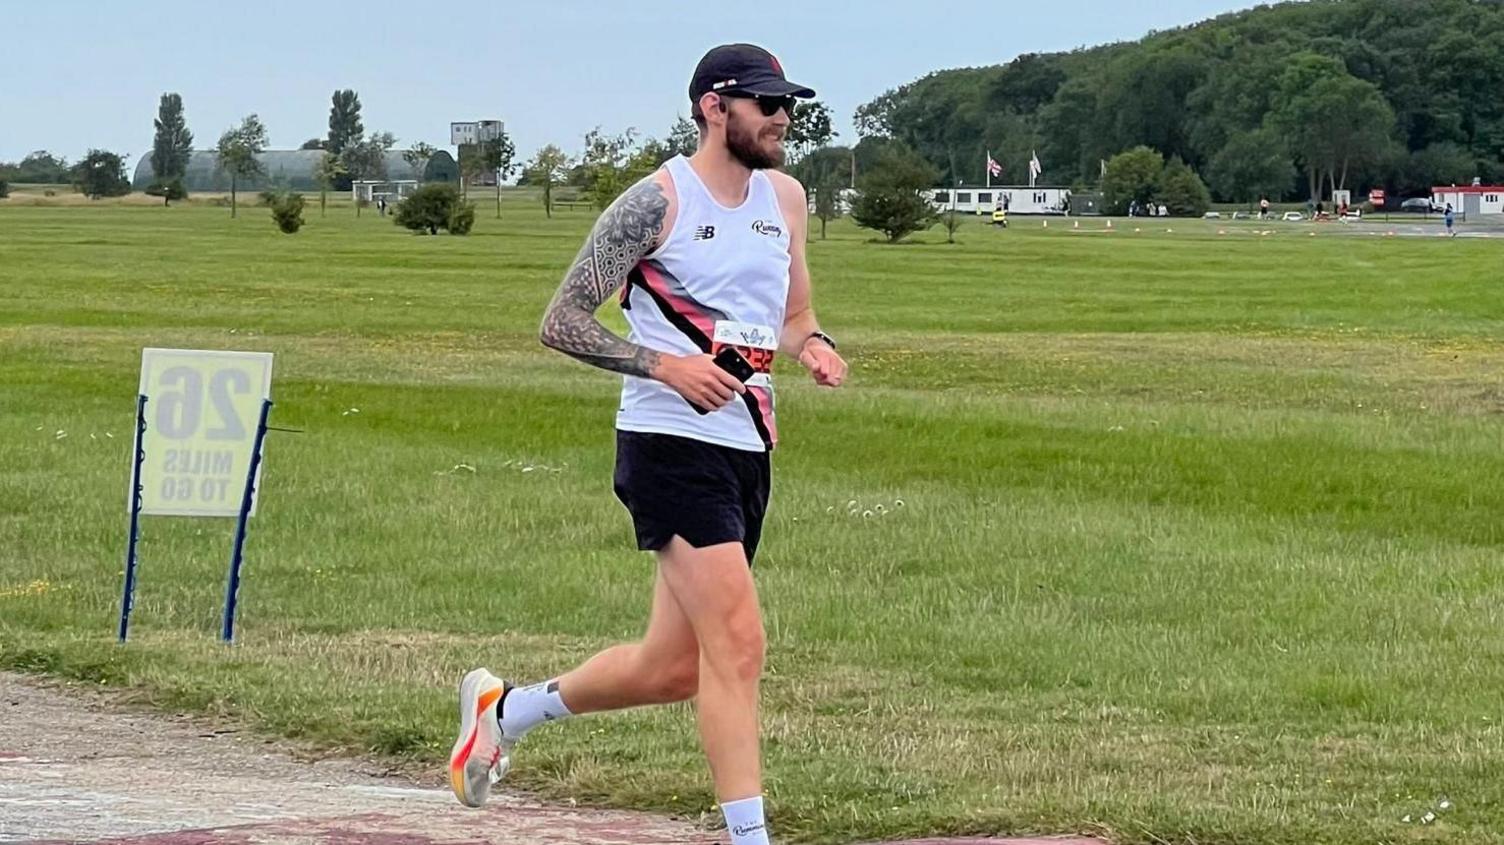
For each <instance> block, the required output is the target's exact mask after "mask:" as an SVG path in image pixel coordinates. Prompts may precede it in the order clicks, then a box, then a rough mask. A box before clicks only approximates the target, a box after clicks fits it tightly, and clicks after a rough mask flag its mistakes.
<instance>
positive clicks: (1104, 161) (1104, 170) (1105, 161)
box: [1098, 158, 1107, 179]
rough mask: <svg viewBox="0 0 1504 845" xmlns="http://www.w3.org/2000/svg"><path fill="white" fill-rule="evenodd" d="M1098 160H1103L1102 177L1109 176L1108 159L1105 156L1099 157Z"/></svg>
mask: <svg viewBox="0 0 1504 845" xmlns="http://www.w3.org/2000/svg"><path fill="white" fill-rule="evenodd" d="M1098 161H1100V162H1102V178H1103V179H1106V178H1107V159H1105V158H1104V159H1098Z"/></svg>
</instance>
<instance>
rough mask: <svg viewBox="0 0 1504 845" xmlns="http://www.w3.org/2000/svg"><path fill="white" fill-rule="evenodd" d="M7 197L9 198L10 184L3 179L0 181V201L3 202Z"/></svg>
mask: <svg viewBox="0 0 1504 845" xmlns="http://www.w3.org/2000/svg"><path fill="white" fill-rule="evenodd" d="M8 196H10V183H8V182H6V181H5V180H4V179H0V200H3V199H5V198H6V197H8Z"/></svg>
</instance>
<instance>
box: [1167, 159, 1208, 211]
mask: <svg viewBox="0 0 1504 845" xmlns="http://www.w3.org/2000/svg"><path fill="white" fill-rule="evenodd" d="M1159 201H1160V202H1162V203H1164V204H1165V207H1166V208H1168V209H1169V211H1170V213H1171V214H1173V215H1174V216H1176V217H1200V216H1201V215H1203V214H1205V213H1206V210H1207V209H1208V208H1210V207H1211V204H1212V197H1211V193H1210V192H1208V191H1207V189H1206V183H1204V182H1202V181H1201V177H1200V176H1197V175H1196V171H1194V170H1192V169H1191V168H1190V167H1189V166H1188V165H1187V164H1186V163H1185V162H1183V161H1181V160H1180V159H1179V158H1178V157H1177V158H1172V159H1170V161H1169V163H1167V164H1166V165H1165V169H1164V172H1163V173H1161V174H1160V176H1159Z"/></svg>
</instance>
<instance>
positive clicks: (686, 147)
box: [665, 115, 700, 156]
mask: <svg viewBox="0 0 1504 845" xmlns="http://www.w3.org/2000/svg"><path fill="white" fill-rule="evenodd" d="M665 143H666V144H667V145H668V148H669V150H670V151H672V152H673V154H674V155H685V156H692V155H694V154H695V151H696V150H698V149H699V148H700V129H699V127H697V126H695V124H694V121H692V120H690V119H689V118H686V117H685V116H684V115H679V117H678V119H677V120H675V121H674V125H673V128H671V129H669V131H668V141H667V142H665Z"/></svg>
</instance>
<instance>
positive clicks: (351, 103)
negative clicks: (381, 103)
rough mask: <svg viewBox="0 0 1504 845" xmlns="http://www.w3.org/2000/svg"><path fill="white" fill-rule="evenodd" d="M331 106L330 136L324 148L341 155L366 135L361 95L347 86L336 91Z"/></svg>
mask: <svg viewBox="0 0 1504 845" xmlns="http://www.w3.org/2000/svg"><path fill="white" fill-rule="evenodd" d="M331 99H332V104H331V105H330V106H329V138H328V140H327V141H326V142H325V144H324V149H326V150H328V151H329V152H331V153H334V154H335V155H340V154H341V153H343V152H344V151H345V148H346V147H348V146H350V145H351V144H354V143H356V142H358V141H359V140H360V139H361V138H363V137H365V132H366V129H365V126H363V125H361V122H360V96H359V95H357V94H356V93H355V92H354V91H353V90H351V89H349V88H346V89H344V90H343V91H335V92H334V96H333V97H332V98H331Z"/></svg>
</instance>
